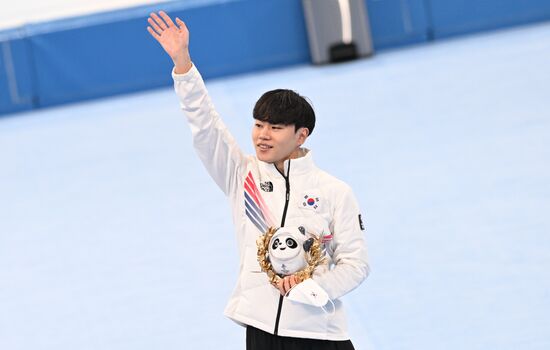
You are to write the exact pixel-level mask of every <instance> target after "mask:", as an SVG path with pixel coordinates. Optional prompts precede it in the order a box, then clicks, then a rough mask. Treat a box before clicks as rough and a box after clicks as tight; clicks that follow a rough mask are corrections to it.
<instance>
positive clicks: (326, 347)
mask: <svg viewBox="0 0 550 350" xmlns="http://www.w3.org/2000/svg"><path fill="white" fill-rule="evenodd" d="M246 350H355V348H354V347H353V344H352V343H351V341H349V340H342V341H332V340H319V339H305V338H291V337H281V336H278V335H273V334H270V333H267V332H264V331H262V330H260V329H257V328H254V327H251V326H247V327H246Z"/></svg>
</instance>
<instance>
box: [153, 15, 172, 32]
mask: <svg viewBox="0 0 550 350" xmlns="http://www.w3.org/2000/svg"><path fill="white" fill-rule="evenodd" d="M150 18H152V19H153V20H154V22H155V24H156V25H157V27H159V28H160V29H161V30H160V31H161V32H162V31H163V30H165V29H166V28H168V25H166V23H165V22H164V21H163V20H162V18H160V17H159V16H157V14H156V13H154V12H151V17H150ZM149 23H151V22H149ZM153 28H155V27H153ZM155 30H157V29H156V28H155Z"/></svg>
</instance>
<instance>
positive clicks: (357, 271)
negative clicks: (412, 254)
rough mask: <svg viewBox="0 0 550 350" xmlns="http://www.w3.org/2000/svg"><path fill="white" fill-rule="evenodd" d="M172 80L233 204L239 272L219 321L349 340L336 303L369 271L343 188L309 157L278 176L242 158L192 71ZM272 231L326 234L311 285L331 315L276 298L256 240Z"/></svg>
mask: <svg viewBox="0 0 550 350" xmlns="http://www.w3.org/2000/svg"><path fill="white" fill-rule="evenodd" d="M172 77H173V79H174V87H175V90H176V93H177V94H178V96H179V99H180V104H181V108H182V109H183V110H184V112H185V114H186V116H187V118H188V121H189V124H190V127H191V131H192V135H193V142H194V146H195V148H196V150H197V152H198V154H199V157H200V158H201V160H202V162H203V163H204V165H205V167H206V168H207V170H208V172H209V173H210V175H211V176H212V178H213V179H214V181H215V182H216V183H217V184H218V186H219V187H220V188H221V189H222V191H223V192H224V193H225V194H226V196H228V198H229V201H230V203H231V205H232V212H233V222H234V225H235V231H236V236H237V239H238V246H239V250H240V272H239V279H238V282H237V285H236V287H235V290H234V292H233V295H232V297H231V299H230V300H229V302H228V304H227V307H226V309H225V315H226V316H227V317H229V318H230V319H232V320H234V321H235V322H237V323H239V324H241V325H251V326H253V327H256V328H259V329H261V330H263V331H266V332H269V333H272V334H278V335H281V336H289V337H300V338H313V339H328V340H347V339H349V336H348V334H347V325H346V320H345V314H344V310H343V307H342V303H341V301H340V300H338V298H340V297H341V296H343V295H344V294H346V293H348V292H349V291H351V290H352V289H354V288H355V287H357V286H358V285H359V284H360V283H361V282H362V281H363V280H364V279H365V278H366V276H367V275H368V272H369V267H368V263H367V250H366V243H365V240H364V235H363V233H362V229H363V224H362V222H361V217H360V212H359V208H358V205H357V201H356V200H355V198H354V196H353V194H352V191H351V189H350V187H349V186H348V185H346V184H345V183H344V182H342V181H340V180H338V179H336V178H335V177H333V176H331V175H329V174H327V173H326V172H324V171H322V170H320V169H318V168H317V167H316V166H315V164H314V163H313V160H312V155H311V152H308V153H307V154H306V155H305V156H303V157H301V158H298V159H292V160H287V161H286V162H285V171H284V176H283V174H281V173H280V172H279V171H278V170H277V169H276V167H275V165H274V164H269V163H265V162H262V161H260V160H258V159H257V158H256V157H255V156H247V155H245V154H243V152H242V151H241V150H240V148H239V146H238V145H237V143H236V142H235V140H234V139H233V137H232V135H231V134H230V133H229V131H228V130H227V128H226V127H225V125H224V123H223V122H222V120H221V118H220V117H219V115H218V113H217V112H216V110H215V109H214V106H213V104H212V102H211V100H210V97H209V96H208V92H207V90H206V87H205V85H204V82H203V80H202V77H201V75H200V73H199V72H198V70H197V69H196V68H195V66H193V68H192V69H191V70H190V71H189V72H188V73H186V74H179V75H178V74H175V73H172ZM272 225H273V226H275V227H279V226H299V225H301V226H304V227H305V228H306V230H307V231H308V232H313V233H315V234H318V235H329V234H332V237H333V238H332V240H331V241H329V242H328V243H327V244H326V248H327V252H328V255H329V262H330V264H327V265H322V266H318V267H317V269H316V271H315V274H314V276H313V281H314V282H316V283H317V284H318V285H319V286H320V287H321V288H322V289H324V291H326V293H327V294H328V296H329V298H330V299H331V300H332V301H333V302H334V306H335V307H334V309H335V310H334V312H332V311H333V310H329V311H331V312H328V313H327V312H325V311H324V310H323V309H322V308H319V307H315V306H310V305H305V304H302V303H297V302H294V301H292V300H289V299H287V298H284V297H282V296H281V295H280V293H279V291H278V290H277V289H276V288H274V287H273V286H272V285H271V284H270V283H269V282H268V278H267V275H266V274H265V273H263V272H260V266H259V264H258V261H257V246H256V240H257V238H258V236H259V235H260V234H262V233H264V231H265V229H266V228H267V227H268V226H272ZM291 293H292V291H291ZM329 309H332V307H330V308H329Z"/></svg>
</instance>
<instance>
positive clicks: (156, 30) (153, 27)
mask: <svg viewBox="0 0 550 350" xmlns="http://www.w3.org/2000/svg"><path fill="white" fill-rule="evenodd" d="M147 22H148V23H149V25H150V26H151V27H148V28H152V29H154V30H155V32H156V34H158V35H160V34H161V33H162V29H161V28H160V27H159V26H158V24H157V22H155V21H154V20H153V19H152V18H151V17H149V18H148V19H147ZM149 33H150V32H149Z"/></svg>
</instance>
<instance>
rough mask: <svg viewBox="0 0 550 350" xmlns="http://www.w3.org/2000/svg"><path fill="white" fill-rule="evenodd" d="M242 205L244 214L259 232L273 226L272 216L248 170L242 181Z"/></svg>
mask: <svg viewBox="0 0 550 350" xmlns="http://www.w3.org/2000/svg"><path fill="white" fill-rule="evenodd" d="M244 206H245V212H246V216H248V219H250V221H251V222H252V223H253V224H254V226H256V227H257V228H258V230H260V232H262V233H264V232H266V231H267V229H268V228H270V227H272V226H273V218H272V217H271V215H270V213H269V209H268V208H267V205H266V204H265V202H264V200H263V198H262V195H261V193H260V191H259V190H258V186H256V182H255V181H254V177H253V176H252V173H251V172H248V175H247V176H246V179H245V181H244Z"/></svg>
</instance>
